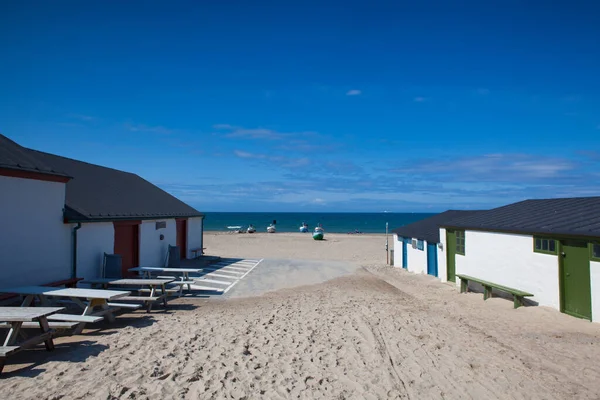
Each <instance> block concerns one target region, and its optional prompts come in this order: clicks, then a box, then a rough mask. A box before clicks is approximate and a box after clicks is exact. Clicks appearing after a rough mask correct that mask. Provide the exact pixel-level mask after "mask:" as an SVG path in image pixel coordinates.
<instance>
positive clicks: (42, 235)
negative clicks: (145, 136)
mask: <svg viewBox="0 0 600 400" xmlns="http://www.w3.org/2000/svg"><path fill="white" fill-rule="evenodd" d="M0 193H2V196H1V198H2V207H0V218H1V220H2V222H3V226H2V227H0V259H1V260H2V262H1V263H0V277H1V279H2V281H3V282H6V283H7V284H8V283H10V285H11V286H18V285H25V284H42V283H48V282H52V281H60V280H64V279H66V278H70V277H71V278H73V277H75V276H79V277H85V278H95V277H98V276H99V275H100V273H101V266H102V257H103V254H104V253H116V254H120V255H121V256H122V260H123V262H122V264H123V270H124V271H123V272H124V273H127V269H128V268H133V267H137V266H161V265H163V264H164V262H165V255H166V252H167V248H168V245H173V246H175V245H177V246H179V248H180V249H181V257H182V258H189V257H190V255H191V253H192V250H195V249H201V248H202V244H203V243H202V236H203V218H204V216H203V214H201V213H200V212H198V211H197V210H195V209H194V208H192V207H190V206H189V205H187V204H185V203H184V202H182V201H180V200H178V199H177V198H175V197H174V196H172V195H170V194H169V193H167V192H165V191H163V190H162V189H160V188H158V187H157V186H155V185H153V184H151V183H150V182H148V181H146V180H144V179H143V178H141V177H140V176H138V175H135V174H132V173H128V172H124V171H119V170H116V169H112V168H106V167H102V166H99V165H94V164H90V163H86V162H83V161H78V160H74V159H70V158H65V157H60V156H57V155H53V154H49V153H43V152H40V151H35V150H32V149H28V148H25V147H22V146H20V145H19V144H17V143H15V142H14V141H12V140H10V139H8V138H7V137H5V136H3V135H0Z"/></svg>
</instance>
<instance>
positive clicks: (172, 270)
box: [129, 267, 202, 273]
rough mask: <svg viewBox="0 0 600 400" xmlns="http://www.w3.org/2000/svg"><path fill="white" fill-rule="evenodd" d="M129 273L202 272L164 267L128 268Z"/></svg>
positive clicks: (196, 269)
mask: <svg viewBox="0 0 600 400" xmlns="http://www.w3.org/2000/svg"><path fill="white" fill-rule="evenodd" d="M129 270H130V271H133V272H138V271H142V272H144V271H148V272H152V271H155V272H196V273H199V272H202V268H166V267H164V268H163V267H135V268H130V269H129Z"/></svg>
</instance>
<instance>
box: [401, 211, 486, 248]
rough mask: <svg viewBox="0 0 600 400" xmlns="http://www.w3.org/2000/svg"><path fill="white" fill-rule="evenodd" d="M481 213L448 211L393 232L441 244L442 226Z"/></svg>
mask: <svg viewBox="0 0 600 400" xmlns="http://www.w3.org/2000/svg"><path fill="white" fill-rule="evenodd" d="M480 212H482V211H459V210H448V211H444V212H443V213H441V214H437V215H434V216H433V217H429V218H426V219H423V220H421V221H417V222H413V223H412V224H408V225H405V226H402V227H400V228H396V229H394V230H392V232H393V233H396V234H397V235H398V236H402V237H409V238H415V239H420V240H427V241H428V242H429V243H440V226H441V225H443V224H445V223H448V222H450V221H453V220H455V219H457V218H463V217H466V216H469V215H473V214H477V213H480Z"/></svg>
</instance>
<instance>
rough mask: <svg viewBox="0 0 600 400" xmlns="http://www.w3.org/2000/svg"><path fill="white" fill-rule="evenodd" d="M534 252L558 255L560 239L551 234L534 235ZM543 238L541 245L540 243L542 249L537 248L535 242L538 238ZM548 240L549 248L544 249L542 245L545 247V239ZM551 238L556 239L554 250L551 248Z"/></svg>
mask: <svg viewBox="0 0 600 400" xmlns="http://www.w3.org/2000/svg"><path fill="white" fill-rule="evenodd" d="M532 238H533V252H534V253H540V254H549V255H552V256H557V255H558V247H559V243H560V242H559V240H558V239H556V238H553V237H549V236H536V235H533V236H532ZM538 239H539V240H541V241H542V242H541V245H540V249H538V248H536V246H535V244H536V241H537V240H538ZM544 240H547V241H548V250H543V249H542V248H541V247H543V243H544V242H543V241H544ZM550 240H552V241H554V251H553V250H550Z"/></svg>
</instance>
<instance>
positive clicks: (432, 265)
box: [427, 243, 438, 276]
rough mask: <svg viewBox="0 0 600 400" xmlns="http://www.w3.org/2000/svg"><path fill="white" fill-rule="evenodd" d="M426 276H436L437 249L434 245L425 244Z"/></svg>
mask: <svg viewBox="0 0 600 400" xmlns="http://www.w3.org/2000/svg"><path fill="white" fill-rule="evenodd" d="M427 274H429V275H433V276H438V264H437V249H436V248H435V243H427Z"/></svg>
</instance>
